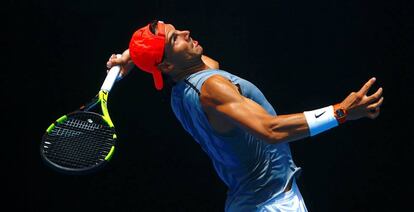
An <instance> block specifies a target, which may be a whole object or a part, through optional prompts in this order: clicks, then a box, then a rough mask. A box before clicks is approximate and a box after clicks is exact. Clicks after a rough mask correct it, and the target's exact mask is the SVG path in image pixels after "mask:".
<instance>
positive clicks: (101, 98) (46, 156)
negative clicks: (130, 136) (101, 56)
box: [40, 55, 120, 174]
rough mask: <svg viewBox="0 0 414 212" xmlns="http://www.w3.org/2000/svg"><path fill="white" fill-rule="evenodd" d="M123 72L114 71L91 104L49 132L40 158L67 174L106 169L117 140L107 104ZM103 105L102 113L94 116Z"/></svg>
mask: <svg viewBox="0 0 414 212" xmlns="http://www.w3.org/2000/svg"><path fill="white" fill-rule="evenodd" d="M118 57H119V55H118ZM119 71H120V67H119V66H114V67H112V68H111V70H110V71H109V72H108V75H107V76H106V78H105V81H104V83H103V85H102V87H101V90H100V91H99V93H98V94H97V95H96V96H95V98H93V99H92V100H91V102H89V103H88V104H86V105H84V106H82V107H81V108H80V109H78V110H76V111H74V112H72V113H69V114H66V115H64V116H62V117H60V118H59V119H57V120H56V121H55V122H54V123H53V124H51V125H50V126H49V127H48V128H47V130H46V132H45V134H44V135H43V137H42V142H41V144H40V155H41V157H42V159H43V161H44V162H45V163H46V164H47V165H49V166H50V167H51V168H53V169H55V170H57V171H59V172H62V173H64V174H87V173H91V172H94V171H97V170H99V169H101V168H103V167H104V166H105V165H106V164H107V162H108V161H109V160H110V159H111V157H112V154H113V153H114V150H115V142H116V139H117V136H116V134H115V127H114V124H113V123H112V121H111V118H110V117H109V113H108V108H107V101H108V94H109V92H110V91H111V88H112V86H113V85H114V83H115V81H116V79H117V77H118V75H119ZM99 103H100V105H101V110H102V113H101V114H99V113H95V112H91V111H90V110H91V109H93V108H94V107H95V106H96V105H98V104H99Z"/></svg>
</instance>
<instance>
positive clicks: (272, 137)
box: [265, 132, 287, 144]
mask: <svg viewBox="0 0 414 212" xmlns="http://www.w3.org/2000/svg"><path fill="white" fill-rule="evenodd" d="M286 138H287V136H285V135H283V134H282V133H278V132H270V133H269V134H268V135H266V137H265V141H266V143H268V144H281V143H285V142H286Z"/></svg>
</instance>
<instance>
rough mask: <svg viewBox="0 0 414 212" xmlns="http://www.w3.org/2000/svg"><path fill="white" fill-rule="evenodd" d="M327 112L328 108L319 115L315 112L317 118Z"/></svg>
mask: <svg viewBox="0 0 414 212" xmlns="http://www.w3.org/2000/svg"><path fill="white" fill-rule="evenodd" d="M325 112H326V110H325V111H323V112H322V113H321V114H319V115H316V114H315V118H319V117H321V116H322V115H323V114H324V113H325Z"/></svg>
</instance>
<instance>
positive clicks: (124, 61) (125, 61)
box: [106, 49, 219, 77]
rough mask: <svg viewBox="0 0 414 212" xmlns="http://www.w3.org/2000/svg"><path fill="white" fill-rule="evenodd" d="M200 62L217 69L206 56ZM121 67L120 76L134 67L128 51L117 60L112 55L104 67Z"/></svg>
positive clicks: (213, 62) (212, 61)
mask: <svg viewBox="0 0 414 212" xmlns="http://www.w3.org/2000/svg"><path fill="white" fill-rule="evenodd" d="M201 60H203V62H204V63H205V64H206V65H207V66H208V67H209V68H211V69H218V68H219V63H218V62H217V61H215V60H213V59H211V58H210V57H208V56H205V55H202V56H201ZM115 65H121V76H122V77H124V76H126V75H127V74H128V73H129V71H131V69H132V68H133V67H134V63H133V62H132V60H131V57H130V55H129V49H127V50H125V51H124V52H123V53H122V56H121V58H117V57H116V55H115V54H112V55H111V57H110V58H109V60H108V61H107V62H106V66H107V68H108V69H110V68H111V67H112V66H115Z"/></svg>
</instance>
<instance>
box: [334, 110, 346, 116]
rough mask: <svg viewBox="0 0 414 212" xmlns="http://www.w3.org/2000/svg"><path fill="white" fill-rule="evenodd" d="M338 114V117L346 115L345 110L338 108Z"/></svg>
mask: <svg viewBox="0 0 414 212" xmlns="http://www.w3.org/2000/svg"><path fill="white" fill-rule="evenodd" d="M336 115H337V116H338V117H344V116H345V113H344V110H342V109H338V110H336Z"/></svg>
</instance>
